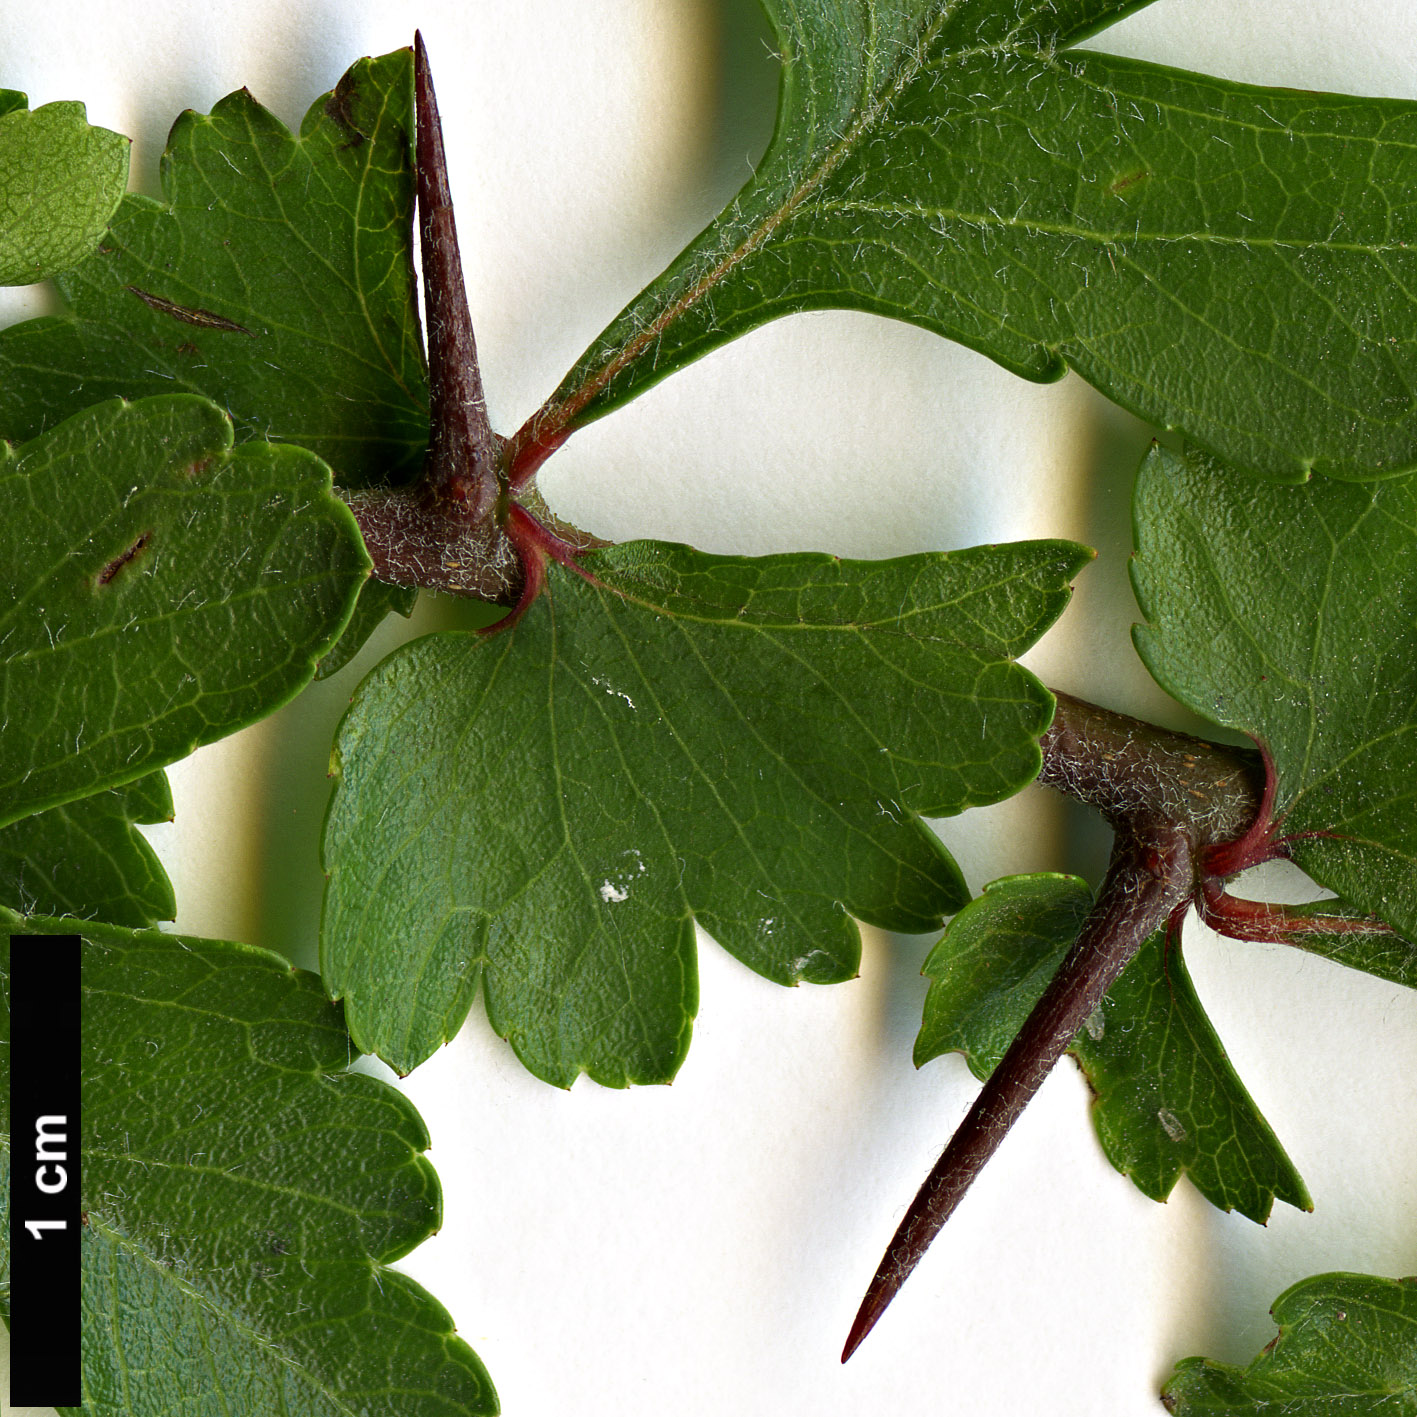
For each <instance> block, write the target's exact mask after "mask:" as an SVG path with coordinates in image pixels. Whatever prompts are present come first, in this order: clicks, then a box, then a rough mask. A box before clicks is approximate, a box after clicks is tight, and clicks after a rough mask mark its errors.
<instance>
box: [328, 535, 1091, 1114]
mask: <svg viewBox="0 0 1417 1417" xmlns="http://www.w3.org/2000/svg"><path fill="white" fill-rule="evenodd" d="M1088 554H1089V553H1086V552H1084V551H1083V550H1082V549H1081V548H1079V547H1076V546H1073V545H1070V544H1068V543H1065V542H1038V543H1025V544H1021V545H1016V546H1001V547H983V548H978V549H975V550H972V551H962V552H956V553H953V554H951V555H921V556H910V557H904V558H901V559H899V560H896V561H882V562H853V561H840V560H837V559H836V558H834V557H830V556H821V555H805V554H804V555H789V556H769V557H764V558H761V559H757V560H752V559H746V558H735V557H715V556H707V555H704V554H702V553H700V552H697V551H693V550H691V549H689V548H687V547H680V546H670V545H663V544H659V543H653V542H642V543H631V544H627V545H624V546H619V547H615V548H611V549H607V550H602V551H597V552H595V553H592V554H591V555H589V556H587V557H586V558H585V559H584V562H583V564H584V565H585V566H586V568H587V569H588V570H589V571H590V572H591V574H593V575H594V576H595V577H596V579H597V583H596V584H594V585H588V584H586V583H585V582H584V581H582V580H580V579H579V578H577V577H576V576H574V575H572V574H571V573H569V572H563V571H560V570H559V569H554V568H553V569H552V570H551V572H550V574H551V581H550V587H551V592H550V594H549V595H547V596H544V597H543V598H542V599H541V600H539V601H538V602H537V603H536V604H534V605H533V606H532V608H531V609H530V610H529V611H528V612H527V614H526V616H525V617H524V618H523V620H522V621H521V622H520V624H518V625H517V626H516V628H515V629H514V630H510V631H508V632H506V633H505V634H502V635H498V636H496V637H494V638H492V639H490V640H489V639H486V638H482V637H480V636H477V635H474V634H441V635H432V636H429V637H427V638H425V639H423V640H420V641H417V642H416V643H414V644H412V645H408V646H405V647H404V648H402V649H401V650H399V651H398V652H397V653H395V654H394V655H392V656H390V657H389V658H388V659H386V660H385V661H384V662H383V664H381V665H380V666H379V667H378V668H377V669H376V670H375V671H374V673H373V674H372V675H371V676H370V677H369V678H368V679H367V680H366V681H365V683H364V685H363V686H362V687H361V689H360V691H359V693H358V695H357V696H356V699H355V701H354V704H353V706H352V707H351V709H350V711H349V714H348V715H347V717H346V719H345V721H344V724H343V725H342V727H341V729H340V734H339V737H338V740H337V743H336V749H335V761H334V766H335V772H336V777H337V779H338V781H337V786H336V791H335V796H334V799H333V801H332V804H331V807H330V813H329V817H328V819H327V822H326V830H325V840H324V859H325V869H326V871H327V872H328V873H329V885H328V888H327V893H326V899H325V916H324V924H323V930H322V942H321V970H322V972H323V974H324V978H325V983H326V986H327V987H328V988H329V989H330V991H331V993H332V994H334V995H335V996H336V997H343V998H344V999H345V1000H346V1008H347V1011H348V1015H347V1016H348V1018H349V1020H350V1025H351V1031H352V1033H353V1035H354V1037H355V1039H356V1041H357V1042H358V1044H359V1046H360V1047H361V1048H365V1049H368V1050H369V1051H374V1052H377V1053H378V1054H379V1055H380V1056H381V1057H383V1058H384V1059H385V1060H386V1061H388V1062H389V1063H390V1064H391V1065H392V1066H393V1067H395V1068H397V1069H399V1070H401V1071H407V1070H408V1069H411V1068H413V1067H415V1066H416V1065H417V1064H418V1063H420V1062H421V1061H422V1060H423V1059H424V1058H426V1057H427V1056H428V1055H429V1053H431V1052H432V1051H433V1049H435V1048H436V1047H438V1046H439V1044H441V1043H442V1042H444V1041H445V1040H446V1039H448V1038H449V1037H451V1036H452V1034H453V1033H454V1032H455V1031H456V1030H457V1028H458V1027H459V1026H460V1024H461V1022H462V1020H463V1018H464V1016H465V1015H466V1013H467V1010H468V1008H469V1006H470V1004H471V1001H472V998H473V995H474V994H475V992H476V990H477V987H478V983H479V979H482V980H485V984H486V998H487V1010H488V1015H489V1017H490V1018H491V1020H492V1023H493V1026H494V1027H495V1028H496V1029H497V1030H498V1031H499V1032H501V1033H502V1034H503V1035H505V1036H506V1037H508V1038H509V1039H510V1040H511V1042H512V1046H513V1047H514V1048H515V1050H516V1051H517V1054H518V1056H519V1057H521V1059H522V1060H523V1062H525V1063H526V1065H527V1066H528V1067H529V1068H530V1069H531V1070H532V1071H533V1072H534V1073H536V1074H537V1075H538V1076H540V1077H543V1078H546V1079H547V1080H549V1081H553V1082H557V1083H559V1084H561V1085H563V1086H568V1085H569V1084H570V1083H571V1082H572V1081H573V1080H574V1078H575V1077H576V1075H577V1073H578V1072H580V1071H585V1072H587V1073H589V1074H590V1076H592V1077H593V1078H595V1079H596V1080H598V1081H600V1082H603V1083H607V1084H610V1085H616V1086H623V1085H626V1084H628V1083H631V1082H646V1081H664V1080H667V1079H668V1078H670V1077H672V1076H673V1074H674V1071H675V1070H676V1068H677V1067H678V1065H679V1063H680V1062H681V1061H682V1058H683V1056H684V1051H685V1049H686V1048H687V1046H688V1037H689V1029H690V1023H691V1020H692V1018H693V1015H694V1012H695V1008H696V1004H697V977H696V968H695V956H694V934H693V922H694V920H696V919H697V920H698V921H699V923H700V924H701V925H702V926H703V927H704V929H705V930H707V931H708V932H709V933H710V934H712V935H713V936H714V937H715V938H716V939H717V940H718V941H719V942H720V943H721V944H722V945H723V946H724V947H725V948H727V949H728V950H730V951H731V952H732V953H733V954H735V955H736V956H737V957H738V958H739V959H741V960H742V961H743V962H744V963H745V964H747V965H749V966H750V967H751V968H753V969H755V970H757V971H758V972H759V973H760V974H763V975H765V976H766V977H767V978H769V979H773V980H776V981H777V982H779V983H783V984H792V983H797V982H799V981H802V980H805V981H808V982H811V983H829V982H835V981H837V980H841V979H846V978H850V977H851V976H852V975H853V974H854V973H855V971H856V967H857V963H858V960H859V953H860V941H859V938H858V934H857V930H856V927H855V926H854V925H853V924H852V922H851V920H850V919H849V918H848V912H850V914H854V915H856V916H857V917H859V918H861V919H864V920H867V921H870V922H872V923H874V924H879V925H882V926H885V927H887V928H893V929H902V930H924V929H929V928H931V927H932V926H935V925H938V924H939V922H940V921H941V920H942V919H943V917H944V916H945V915H946V914H948V913H949V912H951V911H953V910H955V909H957V908H958V907H959V905H961V904H962V903H963V901H964V900H965V898H966V895H965V890H964V886H963V882H962V880H961V878H960V875H959V872H958V869H957V868H956V866H955V864H954V862H953V861H952V860H951V859H950V857H949V856H948V854H947V853H946V852H945V850H944V848H943V847H942V846H941V845H940V843H939V841H938V840H937V839H936V838H935V837H934V836H933V834H932V833H930V832H929V831H928V830H927V829H926V828H925V827H924V826H923V825H922V824H921V822H920V821H919V820H918V817H919V816H920V815H922V814H928V815H944V814H947V813H953V812H959V811H963V810H964V809H965V808H966V807H969V806H973V805H976V804H979V803H983V802H992V801H997V800H999V799H1000V798H1002V797H1006V796H1008V795H1009V794H1011V793H1012V792H1015V791H1017V790H1018V789H1019V788H1020V787H1022V786H1023V785H1024V784H1025V783H1027V782H1028V781H1029V780H1031V779H1032V778H1033V777H1034V776H1035V775H1036V773H1037V772H1038V768H1039V764H1040V756H1039V749H1038V744H1037V739H1038V737H1039V735H1040V734H1041V733H1042V732H1043V730H1044V729H1045V728H1046V727H1047V724H1048V722H1049V719H1050V716H1051V713H1052V699H1051V696H1050V695H1049V694H1048V692H1047V690H1045V689H1044V688H1043V687H1042V686H1041V685H1040V684H1039V683H1038V682H1037V681H1036V680H1035V679H1034V678H1033V677H1032V676H1031V675H1030V674H1028V673H1027V672H1026V671H1024V670H1023V669H1021V668H1019V667H1018V666H1017V665H1016V664H1014V663H1013V662H1012V656H1014V655H1016V654H1019V653H1021V652H1022V651H1023V650H1024V649H1025V648H1026V647H1027V646H1028V645H1029V644H1031V643H1032V642H1033V640H1034V639H1036V638H1037V636H1038V635H1040V634H1041V633H1042V632H1043V630H1044V629H1046V628H1047V626H1048V625H1049V624H1051V623H1052V621H1053V620H1054V618H1055V617H1056V616H1057V615H1058V614H1059V613H1060V612H1061V610H1062V607H1063V605H1064V603H1065V601H1066V598H1067V581H1068V579H1069V578H1070V577H1071V576H1072V574H1073V573H1074V572H1075V571H1076V570H1077V569H1078V568H1079V566H1080V565H1082V564H1083V562H1084V560H1085V559H1086V557H1087V555H1088Z"/></svg>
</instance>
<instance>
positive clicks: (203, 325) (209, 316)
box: [126, 285, 256, 339]
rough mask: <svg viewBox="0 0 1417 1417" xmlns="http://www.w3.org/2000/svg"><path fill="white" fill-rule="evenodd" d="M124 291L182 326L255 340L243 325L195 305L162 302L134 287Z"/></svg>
mask: <svg viewBox="0 0 1417 1417" xmlns="http://www.w3.org/2000/svg"><path fill="white" fill-rule="evenodd" d="M126 289H128V290H130V291H132V293H133V294H134V295H136V296H137V297H138V299H139V300H141V301H142V302H143V304H144V305H149V306H151V307H152V308H153V309H154V310H156V311H157V312H158V313H159V314H161V315H171V316H172V318H173V319H174V320H181V321H182V323H183V324H184V325H196V326H197V327H198V328H199V329H203V330H230V331H231V332H232V333H233V334H238V335H250V336H251V338H252V339H255V338H256V333H255V331H254V330H248V329H247V328H246V326H245V325H238V324H237V323H236V321H235V320H228V319H227V318H226V317H225V316H224V315H218V314H217V313H216V312H215V311H212V310H203V309H201V308H200V307H199V306H195V305H192V306H189V305H179V304H177V302H176V301H175V300H164V299H163V297H162V296H160V295H153V294H152V293H151V292H150V291H146V290H139V289H138V287H137V286H136V285H130V286H127V287H126Z"/></svg>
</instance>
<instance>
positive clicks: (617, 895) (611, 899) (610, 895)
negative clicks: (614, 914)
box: [600, 881, 630, 905]
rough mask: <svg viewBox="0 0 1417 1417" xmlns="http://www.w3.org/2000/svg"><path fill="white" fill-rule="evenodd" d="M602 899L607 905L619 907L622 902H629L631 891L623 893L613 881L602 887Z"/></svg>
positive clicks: (605, 883)
mask: <svg viewBox="0 0 1417 1417" xmlns="http://www.w3.org/2000/svg"><path fill="white" fill-rule="evenodd" d="M600 898H601V900H603V901H604V902H605V903H606V905H611V904H614V905H618V904H619V903H620V902H621V901H622V900H629V898H630V893H629V891H622V890H621V889H620V888H619V886H617V885H616V884H615V883H614V882H613V881H606V882H604V883H603V884H602V885H601V887H600Z"/></svg>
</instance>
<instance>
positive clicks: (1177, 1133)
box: [1156, 1107, 1186, 1141]
mask: <svg viewBox="0 0 1417 1417" xmlns="http://www.w3.org/2000/svg"><path fill="white" fill-rule="evenodd" d="M1156 1120H1157V1121H1158V1122H1160V1123H1161V1127H1162V1130H1163V1131H1165V1133H1166V1135H1167V1136H1168V1137H1170V1138H1171V1140H1172V1141H1185V1139H1186V1129H1185V1127H1183V1126H1182V1125H1181V1119H1180V1118H1179V1117H1178V1116H1177V1115H1176V1114H1175V1113H1174V1112H1173V1111H1172V1110H1171V1109H1170V1108H1169V1107H1163V1108H1161V1110H1160V1111H1159V1112H1157V1114H1156Z"/></svg>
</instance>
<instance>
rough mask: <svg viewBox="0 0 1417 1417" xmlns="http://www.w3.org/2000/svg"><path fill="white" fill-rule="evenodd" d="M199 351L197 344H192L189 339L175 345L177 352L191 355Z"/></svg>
mask: <svg viewBox="0 0 1417 1417" xmlns="http://www.w3.org/2000/svg"><path fill="white" fill-rule="evenodd" d="M201 352H202V351H201V350H200V349H198V348H197V346H196V345H195V344H193V343H192V341H191V340H183V341H182V343H181V344H179V345H178V346H177V353H178V354H186V355H193V354H200V353H201Z"/></svg>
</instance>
